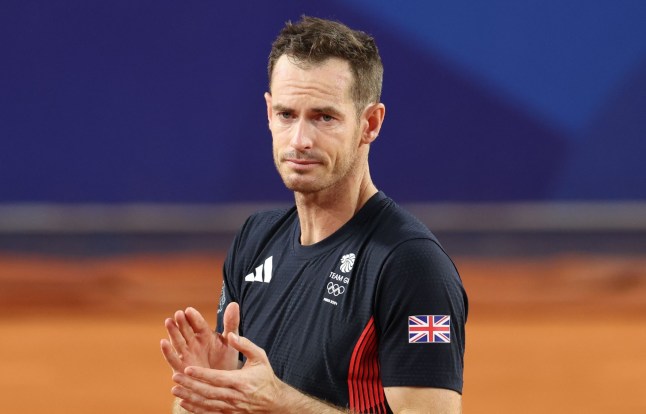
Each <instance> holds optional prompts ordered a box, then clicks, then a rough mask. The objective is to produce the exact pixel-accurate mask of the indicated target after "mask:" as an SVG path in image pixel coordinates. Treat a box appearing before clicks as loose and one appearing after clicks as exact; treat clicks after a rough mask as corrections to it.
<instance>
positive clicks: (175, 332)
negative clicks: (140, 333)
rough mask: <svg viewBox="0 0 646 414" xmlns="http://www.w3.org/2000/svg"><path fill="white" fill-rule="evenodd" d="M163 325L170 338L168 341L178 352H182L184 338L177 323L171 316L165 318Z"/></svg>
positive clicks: (184, 342)
mask: <svg viewBox="0 0 646 414" xmlns="http://www.w3.org/2000/svg"><path fill="white" fill-rule="evenodd" d="M164 326H165V327H166V331H167V332H168V337H169V338H170V343H171V345H173V348H175V350H176V351H177V352H179V353H181V352H183V351H184V350H185V349H186V340H185V339H184V336H183V335H182V333H181V332H180V331H179V328H178V327H177V323H175V320H174V319H172V318H167V319H166V320H165V321H164Z"/></svg>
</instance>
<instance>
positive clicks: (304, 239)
mask: <svg viewBox="0 0 646 414" xmlns="http://www.w3.org/2000/svg"><path fill="white" fill-rule="evenodd" d="M375 193H377V187H375V185H374V184H373V183H372V180H370V177H369V175H368V176H367V177H366V179H364V180H362V182H361V184H360V185H358V186H356V187H355V188H354V189H352V188H347V186H344V187H343V188H339V187H334V188H329V189H325V190H322V191H319V192H317V193H309V194H303V193H296V194H295V198H296V207H297V209H298V219H299V221H300V225H301V239H300V242H301V244H302V245H303V246H308V245H311V244H314V243H318V242H320V241H321V240H323V239H325V238H327V237H328V236H330V235H332V234H333V233H334V232H335V231H337V230H338V229H340V228H341V227H342V226H343V225H344V224H345V223H347V222H348V221H350V219H351V218H352V217H354V215H355V214H356V213H357V212H358V211H359V210H360V209H361V207H363V206H364V204H366V202H367V201H368V200H369V199H370V197H372V196H373V195H375Z"/></svg>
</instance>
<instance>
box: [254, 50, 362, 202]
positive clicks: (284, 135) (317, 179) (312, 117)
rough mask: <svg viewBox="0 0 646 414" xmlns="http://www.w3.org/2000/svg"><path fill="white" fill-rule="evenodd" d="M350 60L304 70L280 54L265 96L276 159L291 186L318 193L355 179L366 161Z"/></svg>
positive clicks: (338, 60)
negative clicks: (352, 93) (360, 147)
mask: <svg viewBox="0 0 646 414" xmlns="http://www.w3.org/2000/svg"><path fill="white" fill-rule="evenodd" d="M352 81H353V76H352V72H351V71H350V66H349V64H348V63H347V62H346V61H344V60H341V59H334V58H332V59H328V60H327V61H325V62H323V63H322V64H319V65H315V66H310V67H307V68H306V69H303V68H301V67H299V66H297V65H295V64H294V63H292V62H291V61H290V59H288V57H287V56H285V55H283V56H281V57H280V58H279V59H278V61H277V62H276V65H275V66H274V72H273V74H272V82H271V94H269V93H267V94H265V100H266V101H267V116H268V118H269V128H270V130H271V133H272V136H273V153H274V163H275V164H276V168H277V169H278V172H279V173H280V176H281V178H282V179H283V181H284V183H285V185H286V186H287V188H289V189H290V190H292V191H297V192H301V193H313V192H318V191H321V190H324V189H328V188H330V187H333V186H335V185H339V184H343V183H348V182H349V180H352V177H353V176H355V174H358V173H360V172H358V171H357V167H358V166H359V164H360V162H361V157H360V154H359V146H360V139H359V136H360V129H359V121H358V119H357V113H356V108H355V106H354V103H353V101H352V99H351V97H350V86H351V85H352Z"/></svg>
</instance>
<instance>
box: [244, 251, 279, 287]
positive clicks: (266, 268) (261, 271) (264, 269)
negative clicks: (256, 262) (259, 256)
mask: <svg viewBox="0 0 646 414" xmlns="http://www.w3.org/2000/svg"><path fill="white" fill-rule="evenodd" d="M273 258H274V256H269V257H268V258H266V259H265V263H263V264H261V265H260V266H258V267H256V273H249V274H248V275H247V276H245V277H244V280H245V282H265V283H269V282H271V270H272V267H273V263H272V262H273ZM263 276H264V278H263Z"/></svg>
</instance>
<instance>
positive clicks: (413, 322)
mask: <svg viewBox="0 0 646 414" xmlns="http://www.w3.org/2000/svg"><path fill="white" fill-rule="evenodd" d="M450 342H451V316H449V315H416V316H409V317H408V343H410V344H412V343H421V344H430V343H450Z"/></svg>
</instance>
